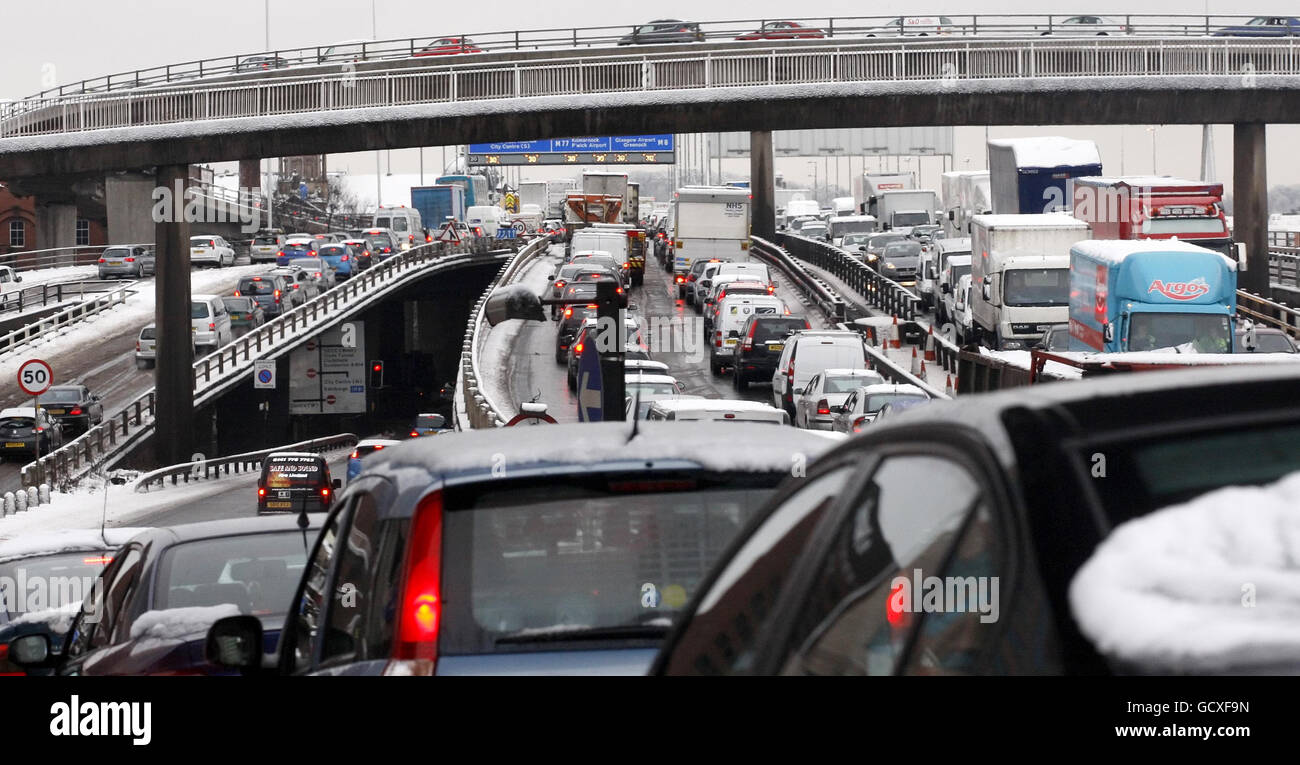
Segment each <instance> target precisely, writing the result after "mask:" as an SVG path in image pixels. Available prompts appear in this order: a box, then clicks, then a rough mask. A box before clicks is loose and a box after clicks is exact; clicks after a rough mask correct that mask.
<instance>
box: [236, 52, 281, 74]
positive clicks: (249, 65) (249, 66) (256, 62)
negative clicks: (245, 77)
mask: <svg viewBox="0 0 1300 765" xmlns="http://www.w3.org/2000/svg"><path fill="white" fill-rule="evenodd" d="M290 66H293V63H292V62H291V61H289V59H287V58H285V57H283V56H273V55H259V56H246V57H244V58H242V59H240V61H239V64H238V65H237V66H236V67H235V71H236V72H262V71H267V70H270V69H287V68H289V67H290Z"/></svg>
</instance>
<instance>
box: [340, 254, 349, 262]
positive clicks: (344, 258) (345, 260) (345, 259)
mask: <svg viewBox="0 0 1300 765" xmlns="http://www.w3.org/2000/svg"><path fill="white" fill-rule="evenodd" d="M340 260H342V261H343V262H344V263H346V262H348V256H347V255H344V256H343V257H342V258H340Z"/></svg>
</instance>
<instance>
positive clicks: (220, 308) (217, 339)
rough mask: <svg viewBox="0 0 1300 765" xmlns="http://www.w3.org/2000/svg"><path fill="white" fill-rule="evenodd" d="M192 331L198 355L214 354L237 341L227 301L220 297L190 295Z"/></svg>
mask: <svg viewBox="0 0 1300 765" xmlns="http://www.w3.org/2000/svg"><path fill="white" fill-rule="evenodd" d="M190 330H191V332H192V335H193V337H194V348H195V351H196V353H197V354H207V353H212V352H214V351H216V350H217V349H218V348H220V347H221V346H223V345H225V344H227V343H229V342H230V341H231V340H233V339H235V331H234V329H233V328H232V327H231V326H230V313H229V312H228V311H227V310H226V301H225V300H224V299H223V298H222V297H221V296H219V295H190Z"/></svg>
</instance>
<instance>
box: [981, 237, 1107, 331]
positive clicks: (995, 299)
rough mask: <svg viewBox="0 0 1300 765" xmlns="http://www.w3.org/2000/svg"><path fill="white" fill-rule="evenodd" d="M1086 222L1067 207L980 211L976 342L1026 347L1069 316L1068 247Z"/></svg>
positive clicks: (1077, 239) (1077, 238)
mask: <svg viewBox="0 0 1300 765" xmlns="http://www.w3.org/2000/svg"><path fill="white" fill-rule="evenodd" d="M1087 238H1088V224H1086V223H1084V222H1083V221H1080V220H1076V219H1075V218H1074V217H1072V216H1070V215H1066V214H1063V213H1050V214H1043V215H977V216H975V219H974V220H973V221H972V223H971V316H972V320H973V324H972V332H973V334H974V336H975V337H976V338H977V341H978V342H981V343H983V344H984V345H987V346H988V347H990V348H993V349H994V350H1024V349H1027V348H1029V347H1030V346H1032V345H1033V344H1034V342H1036V341H1037V340H1038V339H1039V338H1041V337H1042V335H1043V333H1044V332H1046V331H1047V328H1048V327H1050V326H1051V325H1053V324H1064V323H1066V322H1067V321H1068V320H1069V318H1070V316H1069V314H1070V248H1071V247H1072V246H1073V245H1074V243H1075V242H1080V241H1083V240H1085V239H1087Z"/></svg>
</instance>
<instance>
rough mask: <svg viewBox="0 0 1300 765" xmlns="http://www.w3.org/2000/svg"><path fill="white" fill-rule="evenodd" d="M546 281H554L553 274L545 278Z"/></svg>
mask: <svg viewBox="0 0 1300 765" xmlns="http://www.w3.org/2000/svg"><path fill="white" fill-rule="evenodd" d="M546 281H548V282H553V281H555V274H551V275H550V276H548V277H546Z"/></svg>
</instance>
